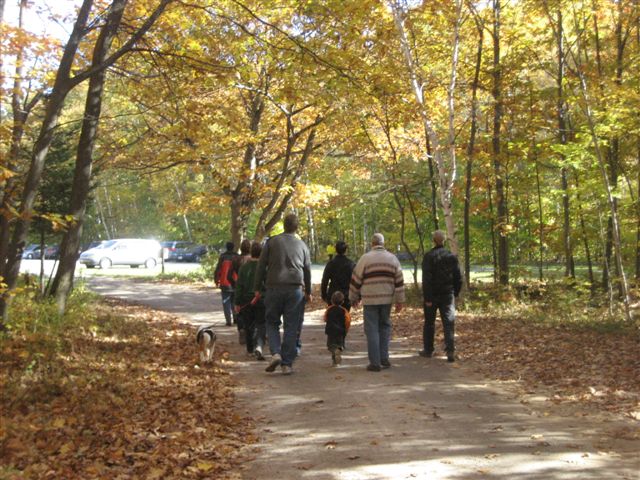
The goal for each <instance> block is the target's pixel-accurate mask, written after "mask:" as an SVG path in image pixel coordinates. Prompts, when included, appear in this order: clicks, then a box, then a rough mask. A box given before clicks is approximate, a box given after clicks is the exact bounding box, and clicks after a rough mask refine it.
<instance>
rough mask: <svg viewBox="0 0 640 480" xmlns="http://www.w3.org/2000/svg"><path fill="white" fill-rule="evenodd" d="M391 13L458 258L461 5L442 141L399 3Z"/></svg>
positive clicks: (453, 34)
mask: <svg viewBox="0 0 640 480" xmlns="http://www.w3.org/2000/svg"><path fill="white" fill-rule="evenodd" d="M390 7H391V10H392V12H393V18H394V23H395V26H396V31H397V33H398V37H399V40H400V48H401V50H402V55H403V57H404V61H405V66H406V68H407V70H408V72H409V78H410V82H411V87H412V91H413V95H414V99H415V101H416V104H417V106H418V112H419V114H420V118H421V120H422V124H423V127H424V131H425V134H426V136H427V139H428V141H429V143H430V145H431V148H432V149H433V159H434V161H435V165H436V169H437V172H438V184H439V193H440V205H441V207H442V211H443V214H444V222H445V225H446V230H447V237H448V240H449V247H450V249H451V252H452V253H453V254H454V255H458V253H459V247H458V240H457V236H456V226H455V219H454V212H453V186H454V183H455V179H456V170H457V165H456V143H455V128H454V119H455V103H454V92H455V88H456V80H457V68H458V54H459V48H460V23H461V20H462V2H461V1H460V0H456V1H455V11H456V18H455V21H454V27H453V33H452V54H451V72H450V77H449V84H448V88H447V109H448V118H449V121H448V131H447V135H446V137H445V139H444V142H443V141H441V139H440V137H439V135H438V133H437V131H436V129H435V127H434V125H433V120H432V119H431V116H430V114H429V112H428V109H427V105H426V104H425V100H424V93H423V88H424V84H423V83H422V80H421V78H420V75H419V68H420V66H419V65H417V64H416V61H415V60H414V58H413V55H412V54H411V46H410V44H409V41H408V39H407V34H406V28H405V19H406V12H404V10H403V7H402V5H401V4H400V2H397V1H393V2H391V5H390Z"/></svg>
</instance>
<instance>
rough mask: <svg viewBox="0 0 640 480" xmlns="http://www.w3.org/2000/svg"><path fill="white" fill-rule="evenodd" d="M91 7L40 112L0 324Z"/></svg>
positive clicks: (86, 4)
mask: <svg viewBox="0 0 640 480" xmlns="http://www.w3.org/2000/svg"><path fill="white" fill-rule="evenodd" d="M92 5H93V0H84V1H83V3H82V6H81V7H80V10H79V11H78V18H77V19H76V22H75V24H74V26H73V31H72V32H71V35H70V36H69V41H68V42H67V45H66V46H65V49H64V53H63V55H62V59H61V60H60V66H59V67H58V71H57V73H56V79H55V82H54V86H53V89H52V91H51V94H50V96H49V99H48V102H47V107H46V110H45V112H44V118H43V121H42V127H41V129H40V133H39V135H38V138H37V140H36V142H35V144H34V148H33V153H32V157H31V166H30V168H29V173H28V174H27V178H26V181H25V186H24V190H23V194H22V198H21V202H20V209H19V212H20V218H19V219H18V220H17V222H16V226H15V229H14V231H13V236H12V239H11V244H10V246H9V253H8V256H7V265H6V268H5V271H4V273H5V283H6V284H7V292H6V293H5V294H4V295H3V296H2V298H0V313H1V314H2V319H3V321H6V320H7V319H8V304H9V300H10V296H9V292H10V291H11V290H13V289H14V288H15V287H16V283H17V280H18V274H19V272H20V261H21V258H22V251H23V250H24V247H25V244H26V241H27V234H28V233H29V227H30V225H31V216H32V214H33V204H34V202H35V199H36V195H37V193H38V187H39V185H40V179H41V177H42V171H43V170H44V162H45V159H46V157H47V153H48V151H49V146H50V145H51V141H52V139H53V132H54V129H55V127H56V125H57V124H58V117H59V116H60V112H61V111H62V107H63V106H64V100H65V98H66V96H67V94H68V93H69V91H70V89H71V88H72V87H73V86H74V85H73V83H72V82H71V81H70V79H69V74H70V73H71V67H72V65H73V60H74V58H75V55H76V51H77V50H78V47H79V45H80V41H81V40H82V37H83V36H84V35H85V34H86V32H87V29H86V25H87V20H88V18H89V12H90V11H91V7H92Z"/></svg>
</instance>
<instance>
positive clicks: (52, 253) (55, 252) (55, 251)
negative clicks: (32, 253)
mask: <svg viewBox="0 0 640 480" xmlns="http://www.w3.org/2000/svg"><path fill="white" fill-rule="evenodd" d="M59 256H60V246H58V245H51V246H50V247H47V248H45V249H44V258H46V259H47V260H56V259H57V258H58V257H59Z"/></svg>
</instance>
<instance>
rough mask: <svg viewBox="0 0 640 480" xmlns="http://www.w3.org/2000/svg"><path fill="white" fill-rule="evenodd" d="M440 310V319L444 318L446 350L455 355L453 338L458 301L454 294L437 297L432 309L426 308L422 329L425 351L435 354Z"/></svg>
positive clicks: (443, 327)
mask: <svg viewBox="0 0 640 480" xmlns="http://www.w3.org/2000/svg"><path fill="white" fill-rule="evenodd" d="M438 310H440V317H441V318H442V329H443V330H444V343H445V348H446V350H447V353H449V354H453V352H454V351H455V346H454V343H453V338H454V334H455V320H456V300H455V298H454V297H453V294H450V295H436V296H435V297H434V299H433V302H432V303H431V306H430V307H427V306H426V305H425V306H424V328H423V329H422V341H423V347H424V351H425V352H427V353H433V338H434V336H435V331H436V313H437V311H438Z"/></svg>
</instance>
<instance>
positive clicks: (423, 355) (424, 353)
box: [418, 350, 433, 358]
mask: <svg viewBox="0 0 640 480" xmlns="http://www.w3.org/2000/svg"><path fill="white" fill-rule="evenodd" d="M418 355H420V356H421V357H425V358H431V357H433V352H427V351H426V350H420V351H419V352H418Z"/></svg>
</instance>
